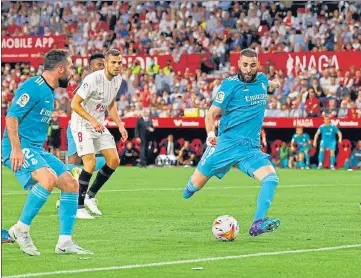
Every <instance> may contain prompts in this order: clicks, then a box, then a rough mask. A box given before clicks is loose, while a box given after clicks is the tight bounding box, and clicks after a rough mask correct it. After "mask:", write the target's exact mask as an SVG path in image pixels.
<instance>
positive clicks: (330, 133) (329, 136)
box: [318, 124, 340, 142]
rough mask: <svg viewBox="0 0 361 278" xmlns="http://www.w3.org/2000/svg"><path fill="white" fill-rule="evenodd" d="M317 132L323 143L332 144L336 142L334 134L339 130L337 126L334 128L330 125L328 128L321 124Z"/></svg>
mask: <svg viewBox="0 0 361 278" xmlns="http://www.w3.org/2000/svg"><path fill="white" fill-rule="evenodd" d="M318 132H319V133H321V135H322V138H321V140H323V141H325V142H333V141H336V134H337V133H338V132H340V130H339V129H338V127H337V126H334V125H333V124H330V125H328V126H326V125H324V124H323V125H321V126H320V127H319V128H318Z"/></svg>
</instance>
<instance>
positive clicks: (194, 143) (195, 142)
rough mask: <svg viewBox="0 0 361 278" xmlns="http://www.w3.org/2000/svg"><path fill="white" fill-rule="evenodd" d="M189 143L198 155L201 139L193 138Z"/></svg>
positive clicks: (200, 149) (200, 153)
mask: <svg viewBox="0 0 361 278" xmlns="http://www.w3.org/2000/svg"><path fill="white" fill-rule="evenodd" d="M190 145H191V147H192V148H193V150H194V151H195V152H196V155H198V156H201V155H202V150H203V148H202V146H203V143H202V141H201V140H200V139H198V138H196V139H193V141H192V143H191V144H190Z"/></svg>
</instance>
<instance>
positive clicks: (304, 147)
mask: <svg viewBox="0 0 361 278" xmlns="http://www.w3.org/2000/svg"><path fill="white" fill-rule="evenodd" d="M311 149H312V146H311V145H307V146H300V152H301V153H304V152H305V151H308V152H310V150H311Z"/></svg>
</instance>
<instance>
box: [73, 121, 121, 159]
mask: <svg viewBox="0 0 361 278" xmlns="http://www.w3.org/2000/svg"><path fill="white" fill-rule="evenodd" d="M71 133H72V135H73V137H74V141H75V145H76V151H77V153H78V155H79V157H82V156H83V155H86V154H91V153H94V154H95V153H98V152H100V151H102V150H106V149H116V148H117V147H116V145H115V141H114V137H113V135H112V134H111V133H110V132H109V130H108V129H107V128H105V129H104V132H103V133H99V132H95V131H93V130H90V129H82V130H74V129H71Z"/></svg>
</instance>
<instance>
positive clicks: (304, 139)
mask: <svg viewBox="0 0 361 278" xmlns="http://www.w3.org/2000/svg"><path fill="white" fill-rule="evenodd" d="M310 140H311V139H310V136H309V135H308V134H307V133H302V135H298V134H295V135H293V137H292V144H293V143H295V142H296V143H297V144H298V147H299V148H302V147H304V146H305V144H306V145H309V143H310Z"/></svg>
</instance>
